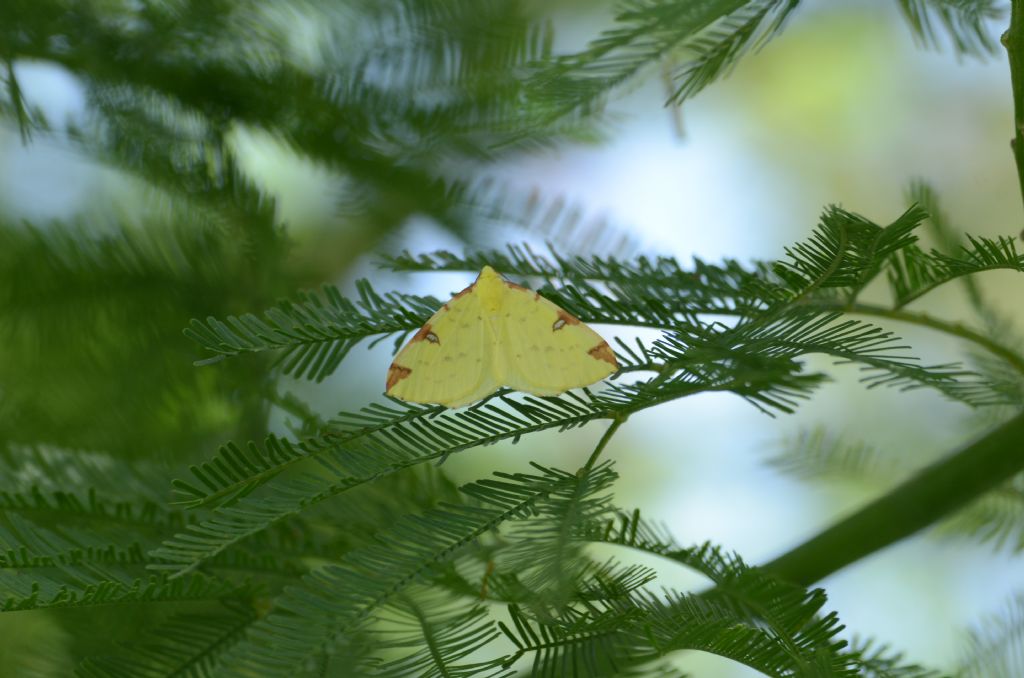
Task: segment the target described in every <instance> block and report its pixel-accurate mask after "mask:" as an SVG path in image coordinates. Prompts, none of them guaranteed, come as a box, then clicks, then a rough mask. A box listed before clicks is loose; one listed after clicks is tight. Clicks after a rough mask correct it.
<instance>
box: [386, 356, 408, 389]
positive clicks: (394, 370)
mask: <svg viewBox="0 0 1024 678" xmlns="http://www.w3.org/2000/svg"><path fill="white" fill-rule="evenodd" d="M410 374H412V370H411V369H409V368H408V367H402V366H401V365H396V364H394V363H391V367H389V368H388V385H387V388H386V389H384V392H385V393H386V392H388V391H390V390H391V389H392V388H393V387H394V385H395V384H397V383H398V382H400V381H402V380H403V379H405V378H406V377H408V376H409V375H410Z"/></svg>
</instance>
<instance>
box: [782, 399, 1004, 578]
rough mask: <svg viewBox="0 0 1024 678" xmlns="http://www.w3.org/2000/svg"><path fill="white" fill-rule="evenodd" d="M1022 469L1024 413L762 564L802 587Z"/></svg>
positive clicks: (935, 518) (948, 511)
mask: <svg viewBox="0 0 1024 678" xmlns="http://www.w3.org/2000/svg"><path fill="white" fill-rule="evenodd" d="M1021 471H1024V413H1021V414H1018V415H1017V416H1016V417H1014V418H1013V419H1011V420H1010V421H1008V422H1007V423H1005V424H1003V425H1002V426H1000V427H999V428H997V429H995V430H994V431H992V432H991V433H989V434H988V435H986V436H984V437H983V438H981V439H979V440H977V441H975V442H973V443H971V444H970V445H967V446H966V447H965V448H963V449H962V450H960V451H959V452H956V453H955V454H953V455H952V456H950V457H948V458H946V459H943V460H942V461H939V462H937V463H935V464H932V465H931V466H929V467H927V468H926V469H924V470H923V471H921V472H920V473H919V474H918V475H917V476H915V477H914V478H911V479H910V480H908V481H907V482H905V483H903V484H902V485H900V486H899V487H897V488H896V489H894V490H892V491H891V492H889V493H888V494H886V495H885V496H883V497H880V498H879V499H876V500H875V501H873V502H871V503H870V504H868V505H867V506H865V507H864V508H862V509H861V510H860V511H857V512H856V513H854V514H853V515H852V516H849V517H848V518H846V519H844V520H842V521H840V522H839V523H837V524H835V525H833V526H832V527H830V528H828V529H826V530H825V531H824V532H822V533H820V534H818V535H817V536H815V537H813V538H811V539H810V540H808V541H806V542H804V543H803V544H801V545H800V546H797V547H796V548H794V549H792V550H791V551H789V552H787V553H785V554H783V555H782V556H780V557H778V558H776V559H775V560H773V561H771V562H770V563H768V564H766V565H764V566H763V567H764V569H765V570H767V571H769V572H771V573H772V574H775V575H777V576H778V577H780V578H782V579H785V580H788V581H791V582H793V583H796V584H801V585H803V586H810V585H811V584H813V583H815V582H817V581H819V580H821V579H822V578H824V577H827V576H828V575H830V574H832V573H833V572H836V571H837V570H840V569H842V568H844V567H846V566H847V565H850V564H851V563H854V562H856V561H858V560H860V559H861V558H864V557H865V556H868V555H870V554H872V553H875V552H876V551H880V550H881V549H883V548H885V547H886V546H889V545H890V544H893V543H895V542H897V541H899V540H901V539H903V538H905V537H909V536H910V535H912V534H914V533H915V532H917V531H918V530H920V529H922V528H924V527H927V526H929V525H931V524H933V523H935V522H937V521H938V520H940V519H941V518H944V517H946V516H948V515H949V514H951V513H953V512H954V511H956V510H957V509H959V508H961V507H963V506H965V505H966V504H968V503H969V502H971V501H973V500H974V499H977V498H978V497H980V496H981V495H983V494H985V493H986V492H988V491H989V490H992V489H993V488H995V487H997V486H998V485H999V484H1001V483H1003V482H1005V481H1007V480H1009V479H1010V478H1011V477H1012V476H1014V475H1016V474H1017V473H1020V472H1021Z"/></svg>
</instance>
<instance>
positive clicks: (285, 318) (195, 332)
mask: <svg viewBox="0 0 1024 678" xmlns="http://www.w3.org/2000/svg"><path fill="white" fill-rule="evenodd" d="M356 289H357V293H358V295H359V298H358V300H357V301H350V300H349V299H346V298H344V297H342V296H341V294H340V293H339V292H338V290H337V288H334V287H324V289H323V296H318V295H315V294H310V293H305V294H302V295H301V296H300V297H299V298H298V300H296V301H295V302H290V301H285V302H282V303H281V304H279V305H278V306H277V307H275V308H271V309H269V310H267V311H266V312H265V313H264V317H263V318H262V319H260V318H257V317H256V316H254V315H252V314H246V315H243V316H240V317H235V316H230V317H228V318H227V321H226V322H222V321H220V320H217V319H216V318H212V317H211V318H207V320H206V322H205V323H203V322H200V321H199V320H193V321H192V322H191V324H190V325H189V327H188V328H187V329H186V330H185V335H186V336H187V337H189V338H190V339H192V340H194V341H196V342H198V343H199V344H200V345H202V346H203V348H205V349H207V350H209V351H212V352H214V353H216V354H217V355H218V356H234V355H238V354H240V353H246V352H250V353H251V352H260V351H268V350H274V349H284V351H283V352H282V354H281V356H280V358H279V360H280V364H281V365H282V366H283V371H284V373H285V374H293V375H295V376H297V377H307V378H309V379H315V380H317V381H321V380H323V379H324V378H326V377H327V376H328V375H330V374H332V373H333V372H334V370H335V369H337V367H338V365H339V364H340V363H341V361H342V359H344V357H345V356H346V355H347V354H348V352H349V351H350V350H351V349H352V347H353V346H355V345H356V344H357V343H358V342H359V341H361V340H362V339H365V338H367V337H370V336H373V335H377V334H383V335H388V334H394V333H401V334H400V335H399V337H398V340H397V341H396V343H400V341H401V339H402V338H403V337H404V333H407V332H409V331H410V330H413V329H416V328H417V327H420V326H421V325H423V323H424V322H425V321H426V320H427V318H429V317H430V316H431V315H433V313H434V311H436V310H437V309H438V308H440V306H441V302H440V301H438V300H437V299H435V298H433V297H419V296H415V295H410V294H398V293H395V292H391V293H387V294H384V295H380V294H377V292H375V291H374V290H373V288H372V287H371V286H370V284H369V282H368V281H365V280H361V281H359V282H358V283H357V284H356Z"/></svg>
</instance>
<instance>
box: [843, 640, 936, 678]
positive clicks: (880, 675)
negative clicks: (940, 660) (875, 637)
mask: <svg viewBox="0 0 1024 678" xmlns="http://www.w3.org/2000/svg"><path fill="white" fill-rule="evenodd" d="M849 653H850V655H851V656H853V657H855V658H856V660H857V667H858V668H859V669H860V673H859V674H858V675H859V676H861V677H862V678H944V674H942V673H940V672H939V671H935V670H933V669H929V668H926V667H923V666H919V665H917V664H907V663H906V662H904V660H903V655H902V654H901V653H899V652H895V651H893V650H891V649H890V648H889V647H887V646H885V645H878V644H877V643H875V642H874V641H872V640H871V639H867V640H861V639H857V638H854V639H853V641H852V642H851V643H850V649H849Z"/></svg>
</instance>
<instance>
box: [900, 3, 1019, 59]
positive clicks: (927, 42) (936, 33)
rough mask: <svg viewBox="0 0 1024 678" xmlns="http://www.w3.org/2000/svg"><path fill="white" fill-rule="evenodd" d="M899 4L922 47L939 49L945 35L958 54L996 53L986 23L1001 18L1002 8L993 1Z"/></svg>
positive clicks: (983, 54) (978, 54)
mask: <svg viewBox="0 0 1024 678" xmlns="http://www.w3.org/2000/svg"><path fill="white" fill-rule="evenodd" d="M899 6H900V10H902V12H903V16H904V17H905V18H906V20H907V23H908V24H909V25H910V29H911V31H913V33H914V37H915V38H916V39H917V40H918V42H920V43H921V44H922V45H923V46H925V47H928V48H931V49H938V48H940V47H941V46H942V44H943V34H944V37H945V38H947V39H948V40H949V41H950V42H951V43H952V46H953V49H954V51H955V52H956V53H957V54H967V55H973V56H979V57H980V56H985V55H991V54H994V53H995V49H996V42H995V40H994V39H993V38H992V36H991V35H990V34H989V30H988V26H987V25H986V24H987V23H988V22H989V21H991V20H993V19H1000V18H1002V17H1003V13H1004V8H1003V7H1002V6H1001V5H1000V4H999V3H997V2H995V0H899Z"/></svg>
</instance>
